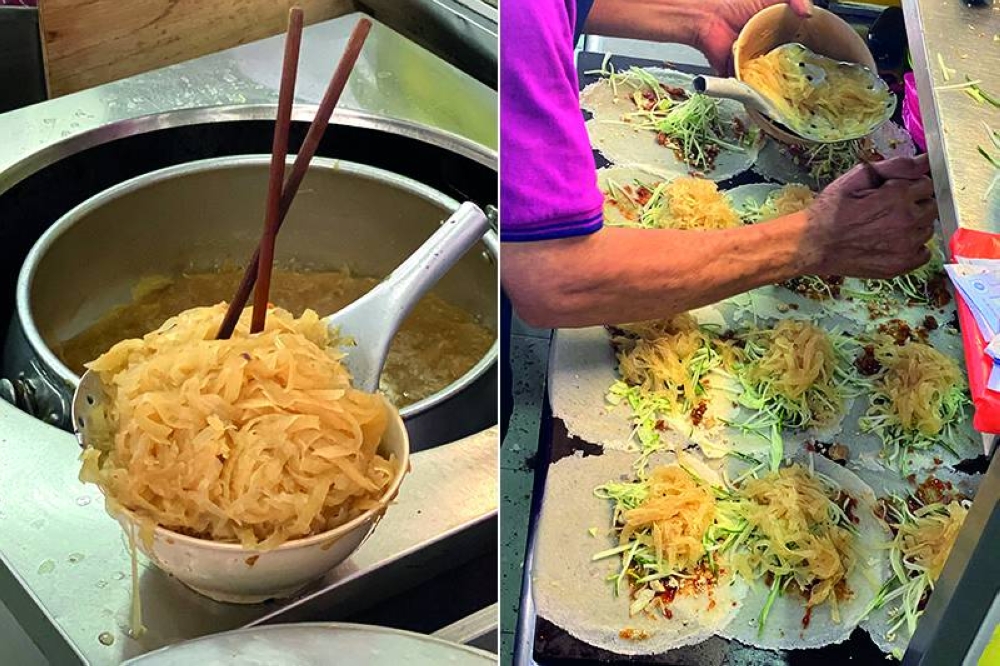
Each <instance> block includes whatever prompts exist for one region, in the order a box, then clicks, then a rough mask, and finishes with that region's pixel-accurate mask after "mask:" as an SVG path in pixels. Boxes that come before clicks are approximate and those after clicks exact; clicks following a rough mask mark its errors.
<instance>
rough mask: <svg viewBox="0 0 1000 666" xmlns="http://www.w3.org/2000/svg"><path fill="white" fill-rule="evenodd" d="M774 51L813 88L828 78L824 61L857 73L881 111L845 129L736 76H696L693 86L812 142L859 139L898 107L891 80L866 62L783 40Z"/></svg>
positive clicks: (880, 123) (882, 122) (837, 141)
mask: <svg viewBox="0 0 1000 666" xmlns="http://www.w3.org/2000/svg"><path fill="white" fill-rule="evenodd" d="M775 51H781V52H783V53H782V55H784V56H785V57H787V58H789V59H790V60H791V61H792V62H794V63H796V64H797V65H798V66H799V67H800V68H802V70H803V72H804V74H805V75H806V79H807V80H808V81H809V82H810V84H812V86H813V87H814V88H818V87H820V86H822V85H823V84H824V83H825V82H826V69H825V68H824V67H823V66H822V65H821V64H820V63H821V62H822V63H823V64H826V65H827V66H829V65H833V66H835V67H837V68H843V69H846V70H849V71H848V75H849V76H854V77H857V78H858V79H859V81H860V82H861V83H864V84H867V87H868V89H869V90H872V91H875V93H876V94H878V95H879V96H880V97H882V98H883V100H884V102H883V112H882V114H881V115H880V116H878V118H876V119H874V120H872V121H871V122H870V123H869V124H868V125H865V126H862V127H861V128H859V129H857V130H855V131H853V132H849V131H845V129H844V127H843V126H842V125H840V124H836V123H832V122H830V121H828V120H826V119H823V118H818V117H817V116H815V115H813V114H810V116H809V117H792V116H788V115H785V114H783V113H782V111H781V110H780V109H778V108H777V107H776V106H775V105H774V104H773V103H772V102H771V100H769V99H768V98H767V97H765V96H764V95H761V94H760V93H759V92H757V91H756V90H754V89H753V88H751V87H750V86H749V85H747V84H746V83H743V82H742V81H738V80H736V79H733V78H720V77H716V76H697V77H695V79H694V89H695V90H696V91H697V92H699V93H703V94H705V95H708V96H709V97H716V98H722V99H732V100H735V101H737V102H740V103H741V104H743V105H744V106H746V107H749V108H751V109H754V110H755V111H758V112H760V113H762V114H764V115H765V116H767V117H768V118H770V119H771V120H772V121H774V122H776V123H780V124H781V125H782V126H784V127H785V128H786V129H788V130H790V131H791V132H792V133H794V134H797V135H798V136H800V137H802V138H803V139H805V140H806V141H811V142H813V143H839V142H841V141H849V140H851V139H860V138H862V137H865V136H868V135H869V134H871V133H872V132H874V131H875V130H876V129H878V128H879V127H880V126H881V125H883V124H884V123H885V122H886V121H888V120H889V119H890V118H891V117H892V114H893V113H894V112H895V111H896V96H895V95H893V94H892V91H891V90H889V86H888V84H886V82H885V81H883V80H882V79H881V78H880V77H879V76H878V75H877V74H876V73H875V72H873V71H871V70H870V69H869V68H868V67H866V66H865V65H862V64H859V63H850V62H839V61H836V60H832V59H830V58H827V57H825V56H821V55H818V54H816V53H814V52H813V51H811V50H810V49H809V48H807V47H805V46H803V45H802V44H798V43H791V44H784V45H782V46H779V47H777V48H776V49H775Z"/></svg>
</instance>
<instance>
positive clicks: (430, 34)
mask: <svg viewBox="0 0 1000 666" xmlns="http://www.w3.org/2000/svg"><path fill="white" fill-rule="evenodd" d="M359 4H360V5H361V6H362V7H363V8H364V9H365V10H366V11H368V12H370V13H371V14H372V16H374V17H375V18H376V19H379V20H381V21H383V22H385V23H386V24H387V25H391V26H394V27H395V28H396V29H398V30H399V31H400V32H401V33H402V34H403V35H404V36H406V37H408V38H409V39H412V40H413V41H414V42H416V43H417V44H420V45H421V46H423V47H424V48H427V49H429V50H430V51H432V52H433V53H436V54H437V55H438V56H440V57H442V58H444V59H445V60H447V61H448V62H450V63H451V64H453V65H455V66H457V67H459V68H460V69H462V70H463V71H466V72H469V73H470V74H471V75H472V76H474V77H476V78H477V79H478V80H479V81H482V82H483V83H485V84H486V85H488V86H490V87H492V88H496V87H497V64H498V62H499V42H498V40H497V35H498V34H499V32H500V12H499V11H498V10H497V8H496V0H491V1H490V2H482V1H481V0H361V2H360V3H359Z"/></svg>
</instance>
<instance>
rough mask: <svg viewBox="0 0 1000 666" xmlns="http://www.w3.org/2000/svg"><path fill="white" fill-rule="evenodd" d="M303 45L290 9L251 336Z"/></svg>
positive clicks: (261, 298) (269, 259) (270, 260)
mask: <svg viewBox="0 0 1000 666" xmlns="http://www.w3.org/2000/svg"><path fill="white" fill-rule="evenodd" d="M301 44H302V9H301V8H300V7H293V8H292V9H291V11H290V12H289V13H288V36H287V37H286V38H285V56H284V60H282V63H281V87H280V89H279V92H278V114H277V118H276V119H275V124H274V143H273V145H272V146H271V169H270V172H269V180H268V183H267V209H266V210H267V212H266V213H265V215H264V233H263V234H262V235H261V238H260V245H259V247H260V261H259V262H257V291H256V292H255V293H254V299H253V318H252V319H251V321H250V332H251V333H259V332H261V331H263V330H264V320H265V318H266V317H267V297H268V294H269V293H270V291H271V270H272V267H273V264H274V241H275V239H276V237H277V235H278V214H279V210H280V207H281V189H282V185H283V184H284V180H285V158H286V156H287V155H288V128H289V126H290V125H291V122H292V102H293V101H294V99H295V76H296V73H297V72H298V68H299V46H300V45H301Z"/></svg>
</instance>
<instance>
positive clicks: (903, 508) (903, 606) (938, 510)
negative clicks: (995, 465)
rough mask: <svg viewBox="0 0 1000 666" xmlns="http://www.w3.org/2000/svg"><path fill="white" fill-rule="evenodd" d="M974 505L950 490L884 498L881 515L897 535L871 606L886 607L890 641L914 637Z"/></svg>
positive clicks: (890, 547)
mask: <svg viewBox="0 0 1000 666" xmlns="http://www.w3.org/2000/svg"><path fill="white" fill-rule="evenodd" d="M927 484H933V485H934V486H939V485H941V482H940V481H938V480H937V479H934V478H933V477H931V478H928V479H927V481H926V482H925V484H924V485H927ZM930 499H933V500H936V501H930ZM969 505H970V501H969V500H968V499H967V498H965V497H962V496H961V495H960V494H957V493H951V492H947V493H943V494H937V495H936V496H935V497H933V498H927V497H926V496H925V495H924V494H923V493H921V492H917V493H915V494H911V495H909V496H907V497H905V498H903V497H899V496H891V497H889V498H887V499H885V500H882V501H881V502H880V505H879V506H880V510H881V513H882V518H883V520H884V521H885V522H886V524H887V525H888V526H889V528H890V529H891V530H892V534H893V540H892V543H891V544H889V562H890V564H891V565H892V576H891V577H890V578H889V579H887V580H886V581H885V584H884V585H883V586H882V589H881V590H880V591H879V594H878V597H877V598H876V599H875V601H874V602H873V603H872V608H873V609H881V608H886V609H887V612H888V614H889V620H890V625H889V628H888V631H887V632H886V635H885V638H886V640H889V641H895V640H896V637H897V636H899V635H903V636H906V637H911V636H913V633H914V631H915V630H916V628H917V621H918V620H919V619H920V616H921V615H922V614H923V612H924V607H925V606H926V604H927V600H928V599H929V598H930V595H931V592H933V590H934V584H935V582H937V579H938V577H939V576H940V575H941V570H942V569H943V568H944V565H945V562H947V561H948V556H949V555H950V554H951V550H952V548H953V547H954V545H955V540H956V539H957V538H958V533H959V531H960V530H961V529H962V525H963V524H964V522H965V518H966V516H967V515H968V509H969ZM898 656H900V657H901V656H902V655H898Z"/></svg>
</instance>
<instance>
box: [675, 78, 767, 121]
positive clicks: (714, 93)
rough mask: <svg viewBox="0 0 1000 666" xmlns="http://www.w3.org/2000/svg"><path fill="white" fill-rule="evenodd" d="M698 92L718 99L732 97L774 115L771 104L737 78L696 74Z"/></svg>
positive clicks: (764, 112) (744, 104)
mask: <svg viewBox="0 0 1000 666" xmlns="http://www.w3.org/2000/svg"><path fill="white" fill-rule="evenodd" d="M693 85H694V89H695V90H696V91H697V92H700V93H702V94H705V95H708V96H709V97H716V98H718V99H732V100H736V101H737V102H739V103H741V104H742V105H743V106H747V107H750V108H751V109H753V110H754V111H759V112H760V113H763V114H765V115H768V116H770V115H773V114H772V110H771V108H770V104H768V103H767V100H765V99H764V98H763V97H761V95H760V93H758V92H757V91H756V90H754V89H753V88H751V87H750V86H748V85H747V84H745V83H742V82H740V81H737V80H736V79H724V78H720V77H718V76H696V77H694V81H693Z"/></svg>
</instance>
